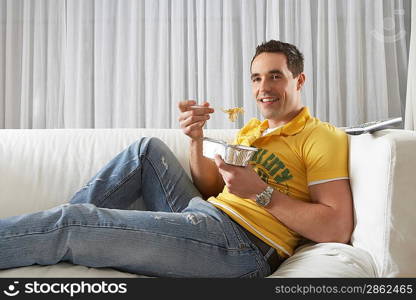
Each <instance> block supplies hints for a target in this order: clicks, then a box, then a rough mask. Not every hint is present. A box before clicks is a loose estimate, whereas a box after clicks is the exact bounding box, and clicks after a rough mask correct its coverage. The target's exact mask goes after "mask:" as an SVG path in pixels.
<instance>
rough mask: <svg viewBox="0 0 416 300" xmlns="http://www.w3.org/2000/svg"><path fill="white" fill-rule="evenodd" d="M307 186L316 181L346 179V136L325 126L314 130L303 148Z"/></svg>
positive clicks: (340, 131) (333, 128)
mask: <svg viewBox="0 0 416 300" xmlns="http://www.w3.org/2000/svg"><path fill="white" fill-rule="evenodd" d="M303 155H304V158H305V160H304V161H305V167H306V176H307V182H308V185H309V184H311V183H314V182H317V181H325V180H333V179H338V178H340V179H341V178H348V136H347V135H346V134H345V132H343V131H342V130H339V129H337V128H336V127H333V126H332V125H329V124H325V125H323V126H320V127H318V128H316V129H315V130H314V131H313V132H312V133H311V134H310V136H309V137H308V139H306V141H305V144H304V147H303Z"/></svg>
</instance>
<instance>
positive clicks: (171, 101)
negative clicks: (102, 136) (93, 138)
mask: <svg viewBox="0 0 416 300" xmlns="http://www.w3.org/2000/svg"><path fill="white" fill-rule="evenodd" d="M409 7H410V0H376V1H362V0H340V1H332V0H311V1H306V0H281V1H278V0H209V1H205V0H171V1H169V0H141V1H140V0H137V1H136V0H122V1H117V0H49V1H47V0H0V128H83V127H86V128H104V127H109V128H114V127H152V128H169V127H172V128H177V127H178V122H177V117H178V111H177V102H178V101H180V100H183V99H197V100H198V101H200V102H202V101H204V100H208V101H209V102H211V104H212V106H213V107H214V108H216V109H217V113H216V114H215V115H214V117H213V118H212V119H211V120H210V122H208V125H207V126H208V128H237V127H241V126H242V125H243V123H245V122H246V121H248V120H249V119H250V118H251V117H253V116H256V117H260V115H259V114H258V112H257V110H256V105H255V101H254V100H253V98H252V95H251V87H250V79H249V78H250V74H249V70H250V61H251V58H252V56H253V54H254V51H255V47H256V45H258V44H259V43H261V42H263V41H266V40H269V39H279V40H282V41H286V42H290V43H294V44H295V45H297V46H298V47H299V49H300V50H301V51H302V52H303V53H304V56H305V72H306V75H307V83H306V86H305V87H304V90H303V102H304V104H305V105H307V106H309V108H310V110H311V112H312V113H313V114H314V115H316V116H317V117H319V118H320V119H322V120H324V121H329V122H332V123H333V124H335V125H338V126H347V125H353V124H356V123H361V122H366V121H372V120H376V119H383V118H387V117H397V116H400V115H402V114H403V110H404V103H405V97H406V80H407V58H408V37H409V33H410V29H409V28H408V24H410V22H409V19H410V18H409V17H408V14H409V10H408V8H409ZM235 106H239V107H244V109H245V111H246V113H245V114H244V117H243V118H240V119H239V120H238V121H237V122H236V123H231V122H229V121H228V120H227V118H226V115H225V114H224V113H222V112H221V108H230V107H235Z"/></svg>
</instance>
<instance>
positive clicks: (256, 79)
mask: <svg viewBox="0 0 416 300" xmlns="http://www.w3.org/2000/svg"><path fill="white" fill-rule="evenodd" d="M252 81H253V82H257V81H260V78H259V77H254V78H253V79H252Z"/></svg>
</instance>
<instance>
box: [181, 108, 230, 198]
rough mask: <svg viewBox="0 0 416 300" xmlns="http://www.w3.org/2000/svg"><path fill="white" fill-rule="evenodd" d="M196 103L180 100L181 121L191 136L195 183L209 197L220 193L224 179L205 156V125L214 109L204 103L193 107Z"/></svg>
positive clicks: (203, 194)
mask: <svg viewBox="0 0 416 300" xmlns="http://www.w3.org/2000/svg"><path fill="white" fill-rule="evenodd" d="M195 104H196V102H195V101H193V100H187V101H181V102H179V104H178V106H179V110H180V115H179V123H180V127H181V128H182V131H183V132H184V133H185V134H186V135H187V136H189V137H190V158H189V165H190V170H191V176H192V180H193V182H194V185H195V186H196V187H197V189H198V190H199V191H200V193H201V194H202V196H203V197H204V198H205V199H207V198H209V197H210V196H216V195H218V194H219V193H220V192H221V191H222V189H223V187H224V181H223V180H222V177H221V175H220V173H219V172H218V168H217V166H216V165H215V163H214V162H213V161H212V160H211V159H209V158H206V157H204V156H203V142H202V138H203V136H204V134H203V126H204V124H205V122H206V121H207V120H208V119H209V114H210V113H213V112H214V110H213V109H212V108H210V107H209V104H208V103H204V104H203V105H202V107H201V108H196V109H195V108H191V106H194V105H195Z"/></svg>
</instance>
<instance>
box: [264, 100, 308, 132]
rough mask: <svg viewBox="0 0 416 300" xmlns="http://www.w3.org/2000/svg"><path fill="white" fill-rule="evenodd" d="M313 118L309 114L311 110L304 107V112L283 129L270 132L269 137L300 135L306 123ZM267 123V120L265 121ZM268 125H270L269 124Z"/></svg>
mask: <svg viewBox="0 0 416 300" xmlns="http://www.w3.org/2000/svg"><path fill="white" fill-rule="evenodd" d="M310 118H311V115H310V113H309V109H308V108H307V107H306V106H304V107H303V108H302V110H301V111H300V112H299V113H298V114H297V115H296V117H294V118H293V119H292V120H290V121H289V122H288V123H286V124H285V125H283V126H282V127H279V128H277V129H276V130H274V131H272V132H270V133H269V134H267V135H283V136H291V135H295V134H298V133H299V132H301V131H302V130H303V128H305V125H306V122H307V121H308V120H309V119H310ZM265 121H267V120H265ZM267 124H268V123H267Z"/></svg>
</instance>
